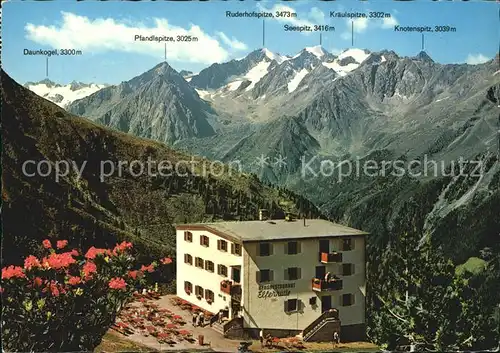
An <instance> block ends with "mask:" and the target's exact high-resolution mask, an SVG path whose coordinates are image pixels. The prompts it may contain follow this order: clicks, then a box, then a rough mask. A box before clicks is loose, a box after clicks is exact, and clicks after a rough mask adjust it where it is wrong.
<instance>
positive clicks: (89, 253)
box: [85, 247, 107, 259]
mask: <svg viewBox="0 0 500 353" xmlns="http://www.w3.org/2000/svg"><path fill="white" fill-rule="evenodd" d="M106 251H107V250H106V249H98V248H95V247H91V248H90V249H89V250H88V251H87V253H86V254H85V257H86V258H87V259H95V257H96V256H97V255H102V254H106Z"/></svg>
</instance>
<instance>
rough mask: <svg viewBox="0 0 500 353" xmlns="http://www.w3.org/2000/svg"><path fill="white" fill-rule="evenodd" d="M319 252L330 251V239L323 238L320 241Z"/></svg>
mask: <svg viewBox="0 0 500 353" xmlns="http://www.w3.org/2000/svg"><path fill="white" fill-rule="evenodd" d="M319 252H326V253H329V252H330V240H329V239H321V240H320V241H319Z"/></svg>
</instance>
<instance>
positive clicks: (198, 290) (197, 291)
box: [194, 286, 203, 298]
mask: <svg viewBox="0 0 500 353" xmlns="http://www.w3.org/2000/svg"><path fill="white" fill-rule="evenodd" d="M194 294H196V296H197V297H202V298H203V288H202V287H200V286H196V287H194Z"/></svg>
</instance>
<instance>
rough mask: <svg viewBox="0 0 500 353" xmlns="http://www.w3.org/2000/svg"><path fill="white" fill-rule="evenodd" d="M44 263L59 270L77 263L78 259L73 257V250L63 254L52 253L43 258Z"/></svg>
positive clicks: (45, 265)
mask: <svg viewBox="0 0 500 353" xmlns="http://www.w3.org/2000/svg"><path fill="white" fill-rule="evenodd" d="M42 263H43V265H44V267H47V268H53V269H55V270H59V269H61V268H65V267H68V266H69V265H71V264H74V263H76V260H75V259H74V258H73V256H72V254H71V252H65V253H62V254H56V253H52V254H50V255H49V257H48V258H43V259H42Z"/></svg>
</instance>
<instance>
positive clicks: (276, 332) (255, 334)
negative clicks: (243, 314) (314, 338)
mask: <svg viewBox="0 0 500 353" xmlns="http://www.w3.org/2000/svg"><path fill="white" fill-rule="evenodd" d="M259 332H260V329H258V328H246V329H244V335H245V337H244V339H254V340H258V339H259ZM301 332H302V331H300V330H281V329H266V328H265V329H264V336H267V335H268V334H269V335H271V336H273V337H278V338H285V337H294V336H297V335H298V334H299V333H301Z"/></svg>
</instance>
